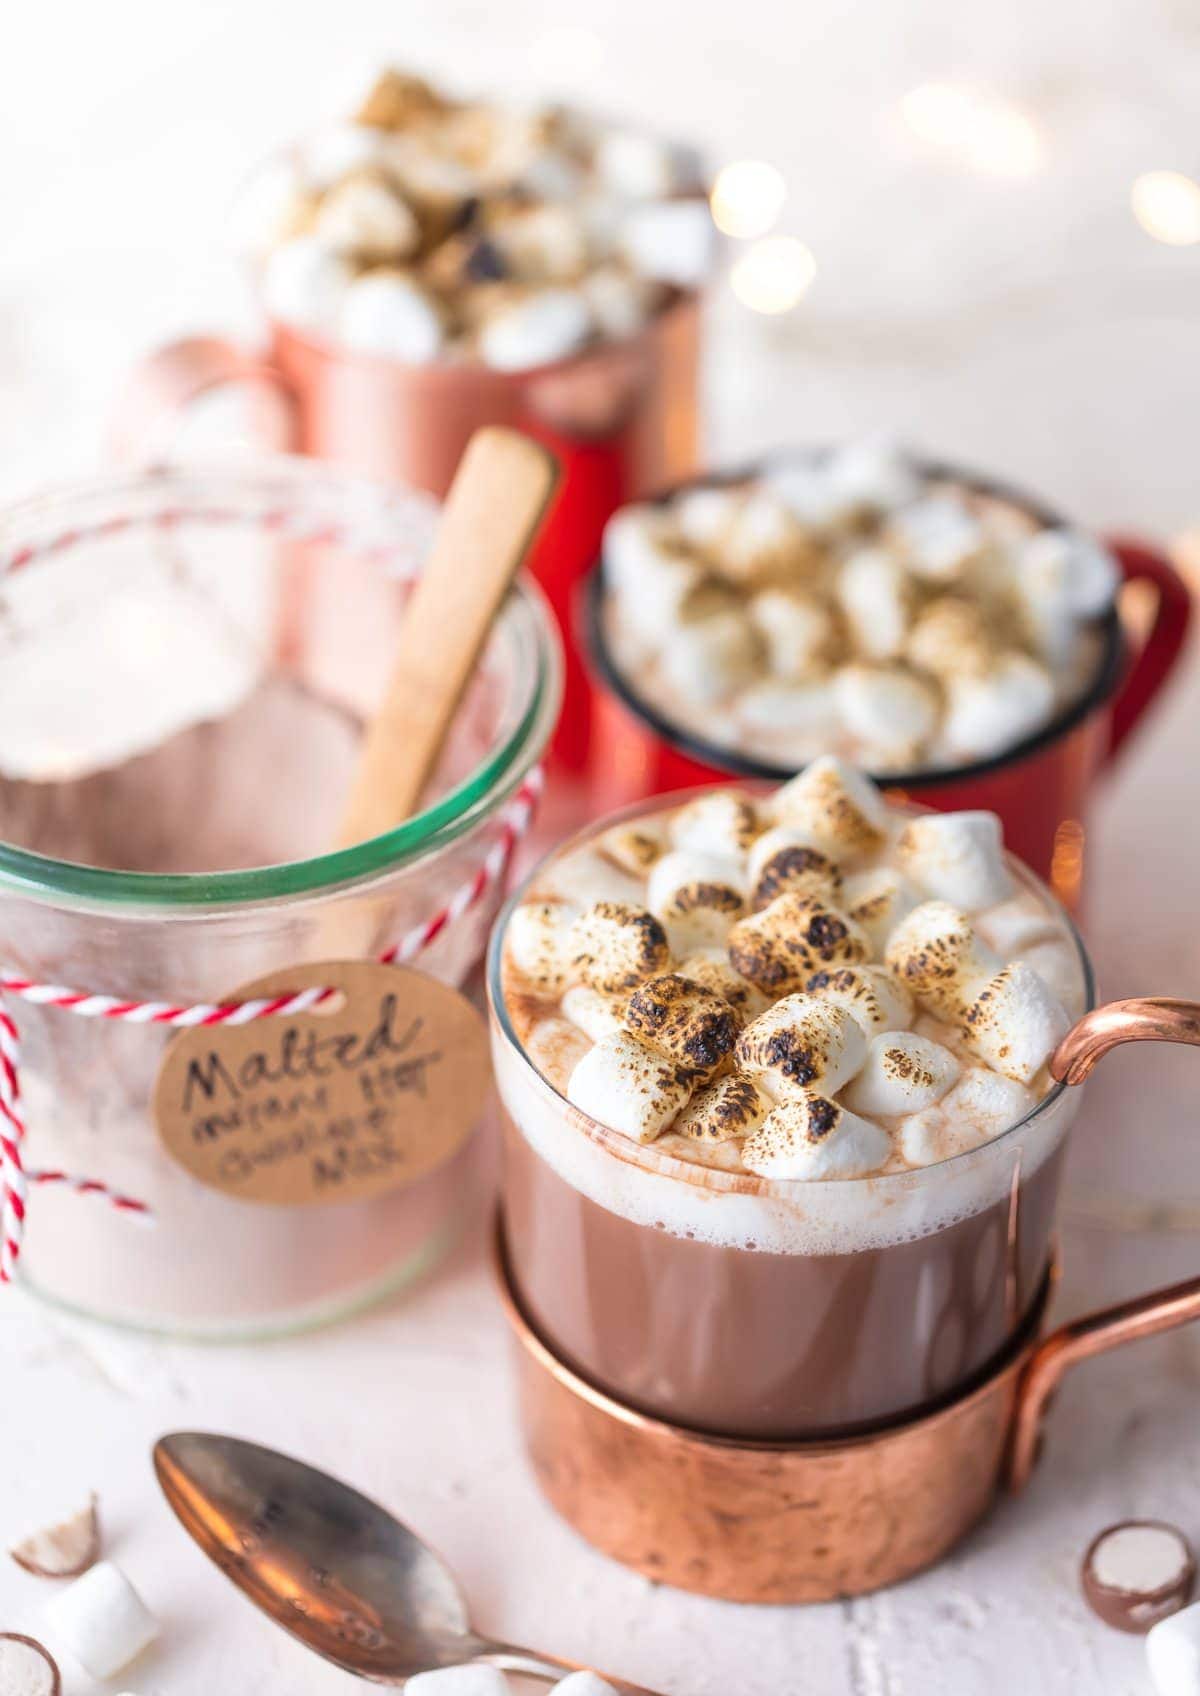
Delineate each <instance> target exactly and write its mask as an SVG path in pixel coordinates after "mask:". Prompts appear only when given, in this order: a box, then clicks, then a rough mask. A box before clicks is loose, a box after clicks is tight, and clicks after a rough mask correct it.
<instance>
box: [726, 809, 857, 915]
mask: <svg viewBox="0 0 1200 1696" xmlns="http://www.w3.org/2000/svg"><path fill="white" fill-rule="evenodd" d="M746 869H747V873H748V875H749V879H750V890H751V894H750V905H751V906H752V907H753V908H754V909H755V911H757V910H758V909H759V908H760V907H767V906H769V905H770V903H771V902H772V901H774V899H775V897H776V896H777V895H784V894H790V895H811V896H814V897H815V898H816V899H817V900H819V901H825V902H829V903H830V904H832V905H834V906H836V905H837V901H838V897H839V895H840V893H841V888H842V873H841V869H840V867H839V866H838V865H837V863H836V862H835V861H834V860H831V859H830V858H829V856H828V854H822V852H821V850H820V849H819V848H812V847H810V846H809V844H808V840H807V837H806V835H805V833H804V832H803V831H797V830H793V829H792V828H791V827H790V826H788V825H785V824H781V825H776V826H775V828H774V830H768V831H766V832H764V834H763V835H762V836H760V837H759V839H758V841H757V842H756V843H755V844H754V846H753V848H752V849H751V850H750V856H749V860H748V862H747V867H746Z"/></svg>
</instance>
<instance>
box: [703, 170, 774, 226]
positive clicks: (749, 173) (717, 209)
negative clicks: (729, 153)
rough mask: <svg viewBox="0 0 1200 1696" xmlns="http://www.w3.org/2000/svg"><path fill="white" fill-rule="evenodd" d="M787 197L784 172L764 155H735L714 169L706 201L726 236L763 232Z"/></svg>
mask: <svg viewBox="0 0 1200 1696" xmlns="http://www.w3.org/2000/svg"><path fill="white" fill-rule="evenodd" d="M786 199H787V183H786V181H785V180H784V176H783V172H782V171H779V170H777V169H776V168H775V166H774V165H769V164H768V163H767V161H766V160H765V159H738V160H735V161H734V163H733V164H731V165H725V166H723V167H722V169H721V170H719V171H718V172H717V176H716V180H715V181H714V183H713V187H712V194H711V195H710V196H709V201H710V204H711V206H712V215H713V222H714V223H715V224H716V226H717V228H718V229H719V230H721V231H723V232H724V234H725V235H727V236H734V237H736V238H737V239H738V240H741V241H752V240H753V239H754V238H755V237H757V236H765V235H766V233H767V231H768V230H770V229H771V228H772V227H773V225H774V223H775V220H776V219H777V218H778V216H779V214H780V213H781V212H782V211H783V205H784V202H785V201H786Z"/></svg>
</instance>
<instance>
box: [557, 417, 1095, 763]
mask: <svg viewBox="0 0 1200 1696" xmlns="http://www.w3.org/2000/svg"><path fill="white" fill-rule="evenodd" d="M830 452H832V449H831V448H829V447H814V448H810V449H808V450H793V451H792V452H790V453H779V454H777V455H772V456H769V457H767V458H765V459H762V460H759V461H756V462H755V463H753V464H751V465H746V466H740V467H737V468H735V469H732V470H728V471H713V472H703V473H701V474H699V475H698V476H695V477H686V478H683V479H682V480H681V481H680V482H678V483H673V484H672V485H671V486H670V487H669V488H667V489H664V490H662V491H660V492H659V493H658V494H655V495H652V496H650V497H649V498H648V500H647V501H646V502H645V504H646V505H648V506H665V505H666V503H667V502H668V501H669V500H672V499H673V498H674V497H675V496H676V495H678V494H681V493H682V492H683V491H684V490H685V489H698V488H716V487H721V486H723V485H726V484H730V483H741V482H744V481H745V480H746V479H747V478H749V477H755V476H761V475H762V474H763V473H764V472H767V471H769V470H771V469H772V467H773V466H776V465H782V464H787V463H789V462H791V461H793V460H795V459H797V458H801V459H803V458H806V457H807V458H812V459H816V460H818V461H819V460H821V459H823V458H825V457H827V456H828V454H829V453H830ZM912 463H913V465H914V466H915V467H916V469H917V470H918V471H920V472H921V474H922V475H923V476H924V477H926V478H928V479H929V480H930V481H936V480H939V479H947V480H950V481H953V482H956V483H961V484H962V485H963V487H964V488H967V489H969V490H971V491H972V492H973V493H976V494H980V495H988V496H991V497H993V498H995V499H999V500H1004V501H1007V502H1009V503H1010V504H1011V505H1013V506H1015V507H1017V508H1018V509H1019V510H1020V511H1022V512H1026V513H1028V514H1029V516H1030V517H1031V518H1035V519H1037V521H1038V522H1039V523H1040V524H1041V525H1043V526H1044V527H1046V528H1050V529H1070V530H1078V526H1077V525H1073V524H1070V523H1069V522H1068V520H1066V519H1065V518H1063V517H1062V516H1061V514H1059V513H1057V512H1055V511H1053V510H1052V509H1051V508H1050V507H1048V506H1046V505H1045V503H1044V502H1043V501H1040V500H1036V499H1034V498H1032V497H1031V496H1029V495H1027V494H1025V493H1024V492H1023V491H1021V490H1019V489H1016V488H1014V487H1013V486H1012V485H1011V484H1007V483H1004V482H1001V481H998V480H997V479H996V478H994V477H986V476H983V475H981V474H979V473H977V472H974V471H966V470H964V469H963V468H962V467H961V466H958V465H948V464H946V463H945V462H943V461H941V460H926V459H921V458H919V457H915V458H914V459H913V461H912ZM639 504H641V503H639ZM1101 546H1104V544H1103V543H1101ZM1106 551H1111V550H1108V549H1106ZM606 592H607V583H606V581H605V567H604V556H603V553H601V554H600V555H599V557H598V558H597V559H596V560H595V561H594V562H593V564H592V566H591V568H590V570H589V572H588V575H587V579H586V583H585V586H584V595H583V604H582V607H581V609H580V610H581V615H582V617H581V622H582V625H583V639H584V648H585V650H586V653H587V655H588V658H589V659H590V661H591V664H592V667H593V669H594V671H595V672H596V674H597V676H598V677H599V679H600V681H601V682H602V683H603V684H604V686H605V688H607V689H608V690H610V691H611V693H612V694H614V695H615V696H616V697H617V699H618V700H619V701H620V702H621V703H622V705H623V706H624V707H625V708H626V710H627V711H628V712H630V713H632V714H633V716H634V717H635V718H637V719H639V720H640V721H641V722H642V723H643V724H644V725H645V726H646V727H647V729H649V730H652V731H653V732H654V734H655V735H656V736H657V737H659V739H660V740H661V741H663V742H666V743H668V744H669V745H670V746H671V747H672V748H675V749H676V750H678V752H679V753H681V754H685V755H686V756H687V757H688V758H689V759H691V760H695V761H697V762H698V763H699V764H701V765H706V766H713V767H715V768H716V769H718V770H719V771H722V772H725V773H727V774H728V775H729V776H730V777H748V778H757V779H759V780H761V781H764V782H767V783H784V782H786V781H787V779H788V778H790V777H794V776H795V774H796V772H797V771H798V770H803V767H797V766H787V765H774V764H772V762H771V761H769V760H758V759H754V758H752V757H751V756H750V755H747V754H739V753H737V752H736V751H735V750H733V749H731V748H728V747H724V746H722V745H721V744H720V743H718V742H709V741H707V740H706V739H705V738H704V737H702V736H699V735H697V734H696V733H695V732H694V731H690V730H687V729H685V728H683V727H682V726H681V725H678V724H675V723H674V722H673V721H672V720H671V719H669V718H667V717H666V715H665V714H663V713H661V712H659V711H658V709H657V708H655V707H652V706H651V705H650V704H649V703H648V702H647V701H645V700H643V699H642V697H641V696H640V695H639V694H638V692H637V690H636V689H635V688H634V687H633V685H632V684H631V683H630V681H629V679H628V678H627V677H625V676H624V675H623V673H622V672H621V671H620V670H619V668H618V666H617V664H616V661H615V660H614V659H613V656H612V654H611V653H610V652H609V647H608V641H607V638H606V636H605V632H604V603H605V599H606ZM1096 624H1097V628H1098V629H1099V630H1100V633H1101V635H1102V637H1103V640H1104V647H1103V652H1102V653H1101V656H1100V660H1099V663H1098V664H1097V666H1096V672H1095V675H1094V677H1093V678H1092V681H1091V683H1090V684H1089V686H1088V687H1087V689H1085V690H1084V691H1082V693H1081V694H1080V695H1078V696H1077V697H1076V699H1075V700H1074V701H1072V702H1071V704H1070V705H1069V706H1068V707H1066V708H1065V709H1064V710H1063V711H1062V712H1060V713H1059V714H1058V715H1057V716H1056V717H1055V718H1052V719H1050V720H1048V722H1047V723H1046V724H1044V725H1042V727H1041V729H1040V730H1035V731H1033V732H1032V733H1031V734H1030V735H1028V736H1026V737H1024V738H1022V740H1021V741H1020V742H1015V743H1014V744H1013V746H1012V747H1011V748H1006V749H1005V750H1004V751H1003V753H1000V754H991V755H989V756H988V758H987V759H985V760H972V761H971V763H970V764H969V765H961V766H946V767H935V768H932V769H929V770H916V771H887V772H880V773H871V774H869V775H870V776H871V777H872V779H873V781H874V782H875V783H877V784H878V785H879V786H880V787H881V788H891V789H933V788H938V787H942V788H945V787H947V786H949V785H951V784H955V783H965V782H969V781H971V780H972V779H974V778H979V777H988V776H990V775H991V774H992V773H994V772H998V771H1002V770H1003V769H1004V768H1005V767H1006V766H1010V765H1016V764H1017V763H1018V762H1019V761H1021V760H1025V759H1028V758H1029V757H1030V755H1032V754H1037V753H1040V752H1041V750H1042V749H1043V748H1047V747H1049V746H1050V744H1051V743H1052V742H1056V741H1057V740H1058V739H1059V738H1060V737H1062V736H1065V735H1066V734H1067V732H1068V731H1071V730H1074V729H1075V727H1076V726H1077V725H1079V724H1082V723H1083V721H1084V719H1086V718H1088V717H1090V715H1091V714H1092V713H1093V712H1094V711H1095V710H1096V708H1097V707H1098V706H1100V705H1101V704H1102V703H1103V702H1105V701H1106V700H1107V699H1108V698H1109V696H1111V695H1112V694H1113V692H1114V691H1115V689H1116V687H1117V684H1118V682H1119V681H1120V678H1121V674H1122V671H1123V662H1124V654H1125V644H1124V639H1123V636H1122V631H1121V620H1120V617H1119V616H1118V613H1117V609H1116V607H1115V605H1114V606H1112V607H1110V608H1109V609H1108V611H1107V612H1106V613H1105V614H1103V616H1102V617H1101V618H1099V619H1098V620H1097V621H1096Z"/></svg>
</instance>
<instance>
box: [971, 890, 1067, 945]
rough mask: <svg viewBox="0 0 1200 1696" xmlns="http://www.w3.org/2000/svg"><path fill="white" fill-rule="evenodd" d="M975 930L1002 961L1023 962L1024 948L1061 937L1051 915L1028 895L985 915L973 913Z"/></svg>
mask: <svg viewBox="0 0 1200 1696" xmlns="http://www.w3.org/2000/svg"><path fill="white" fill-rule="evenodd" d="M975 929H976V930H977V931H978V932H979V935H980V936H981V937H982V938H983V940H984V941H985V942H986V943H987V945H988V947H989V948H994V949H995V950H996V953H997V954H998V955H999V956H1000V958H1001V959H1002V960H1015V959H1016V958H1017V957H1018V956H1020V957H1021V958H1024V954H1025V950H1026V948H1032V947H1036V946H1037V945H1038V944H1039V943H1042V942H1053V941H1056V940H1057V939H1058V938H1059V937H1061V936H1062V927H1061V926H1060V925H1058V924H1056V923H1055V920H1054V915H1053V914H1052V913H1050V912H1048V911H1047V910H1046V908H1045V907H1044V906H1043V905H1042V903H1041V902H1040V901H1037V900H1036V899H1035V898H1034V897H1033V896H1031V895H1015V896H1013V898H1012V899H1011V900H1009V901H1003V902H1001V903H1000V905H999V906H997V907H990V908H989V909H988V910H987V912H984V913H976V915H975Z"/></svg>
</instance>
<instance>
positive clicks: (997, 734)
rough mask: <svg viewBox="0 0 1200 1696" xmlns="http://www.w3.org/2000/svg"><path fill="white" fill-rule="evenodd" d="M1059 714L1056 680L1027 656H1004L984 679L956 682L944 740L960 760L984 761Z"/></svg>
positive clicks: (948, 694)
mask: <svg viewBox="0 0 1200 1696" xmlns="http://www.w3.org/2000/svg"><path fill="white" fill-rule="evenodd" d="M1053 710H1054V680H1053V679H1052V677H1051V676H1050V673H1049V672H1048V671H1047V670H1046V668H1045V666H1042V665H1039V664H1038V663H1037V661H1036V660H1031V659H1030V658H1029V657H1028V656H1027V655H1025V654H1019V653H1015V652H1014V653H1006V654H1001V655H1000V657H999V658H998V659H997V660H996V662H995V664H994V665H993V666H992V668H991V670H990V671H988V672H987V673H986V675H984V676H982V677H970V676H962V677H955V678H952V679H951V680H950V681H949V683H948V684H947V688H946V714H945V718H944V719H943V722H942V737H943V741H944V743H945V747H946V751H947V753H948V754H949V755H951V756H952V757H954V758H956V759H983V758H985V757H986V756H987V755H989V754H995V753H998V752H1000V751H1001V750H1002V749H1005V748H1010V747H1012V745H1013V744H1014V743H1015V742H1020V741H1021V739H1022V738H1023V737H1025V736H1028V735H1030V733H1031V732H1032V731H1034V730H1037V729H1038V728H1039V727H1040V726H1041V725H1043V724H1045V722H1046V720H1047V719H1048V718H1049V717H1050V715H1051V713H1052V712H1053Z"/></svg>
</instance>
